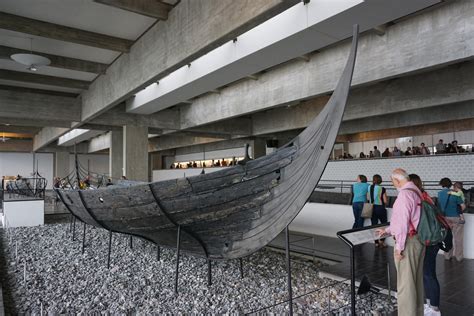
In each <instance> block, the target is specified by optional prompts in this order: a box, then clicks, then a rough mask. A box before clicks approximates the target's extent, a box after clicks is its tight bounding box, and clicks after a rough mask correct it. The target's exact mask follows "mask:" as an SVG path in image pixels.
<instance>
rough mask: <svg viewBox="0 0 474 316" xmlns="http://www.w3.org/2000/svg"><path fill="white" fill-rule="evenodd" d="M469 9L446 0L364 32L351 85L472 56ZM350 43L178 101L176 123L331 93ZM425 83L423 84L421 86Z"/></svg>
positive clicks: (473, 7)
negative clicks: (382, 29)
mask: <svg viewBox="0 0 474 316" xmlns="http://www.w3.org/2000/svg"><path fill="white" fill-rule="evenodd" d="M472 12H474V2H473V1H466V0H461V1H453V2H447V3H446V4H445V5H443V6H440V7H438V8H437V9H436V10H430V11H429V12H426V13H422V14H419V15H417V16H415V17H413V18H410V19H406V20H403V21H401V22H400V23H397V24H395V25H393V26H391V27H389V28H388V29H387V35H386V36H378V35H375V34H373V33H365V34H363V35H362V36H361V37H360V40H359V51H358V54H357V56H358V57H357V61H356V67H355V72H354V78H353V85H354V86H362V85H370V84H374V83H376V82H380V81H383V80H388V79H391V78H395V77H402V76H408V75H413V74H415V73H421V72H426V71H429V70H433V69H436V68H439V67H440V65H447V64H454V63H459V62H461V61H465V60H469V59H472V58H473V56H474V45H466V43H468V42H474V24H472V23H471V24H469V23H465V21H467V20H470V19H471V18H472ZM453 17H455V18H453ZM426 25H429V26H430V28H429V30H427V31H426V32H424V33H423V34H420V33H418V32H406V30H408V29H410V30H424V29H426ZM349 46H350V43H349V42H341V43H340V44H338V45H334V46H331V47H328V48H327V49H324V50H322V51H321V52H320V53H319V54H317V55H315V56H313V57H312V58H311V59H310V61H308V62H302V61H293V62H289V63H286V64H284V65H281V66H279V67H276V68H274V69H272V70H271V71H268V72H266V73H264V74H261V75H260V80H258V81H253V82H249V81H244V82H238V83H236V84H233V85H231V86H229V87H228V88H226V89H223V90H222V91H221V93H220V94H219V95H214V94H208V95H204V96H201V97H200V98H198V99H195V100H193V104H191V105H182V106H180V115H181V127H182V128H184V129H186V128H194V127H197V126H200V125H205V124H209V123H213V122H216V121H220V120H223V119H228V118H232V117H238V116H242V115H247V114H251V113H255V112H259V111H263V110H267V109H271V108H273V107H279V106H283V105H286V104H290V103H292V102H294V101H297V100H306V99H309V98H314V97H316V96H321V95H324V94H327V93H330V92H331V91H332V90H333V89H334V87H335V85H336V82H337V80H338V79H339V74H340V73H341V71H342V68H343V66H344V63H345V60H346V58H347V54H348V51H349ZM456 81H457V79H454V83H455V82H456ZM427 88H429V87H428V86H427V85H425V87H424V88H423V90H424V89H427ZM366 96H368V97H370V95H366ZM351 99H352V97H351ZM429 99H431V97H430V98H429ZM255 125H256V124H254V126H255Z"/></svg>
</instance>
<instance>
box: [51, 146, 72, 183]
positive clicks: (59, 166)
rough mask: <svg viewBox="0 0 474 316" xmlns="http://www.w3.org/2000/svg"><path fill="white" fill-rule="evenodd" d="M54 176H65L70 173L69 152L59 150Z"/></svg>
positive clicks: (56, 155) (56, 156)
mask: <svg viewBox="0 0 474 316" xmlns="http://www.w3.org/2000/svg"><path fill="white" fill-rule="evenodd" d="M54 160H55V165H54V176H55V177H60V178H64V177H66V176H67V175H68V174H69V152H67V151H58V152H56V153H55V156H54Z"/></svg>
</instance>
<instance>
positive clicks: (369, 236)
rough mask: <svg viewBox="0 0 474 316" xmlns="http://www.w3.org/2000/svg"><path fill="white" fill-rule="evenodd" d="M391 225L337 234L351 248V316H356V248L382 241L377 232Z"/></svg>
mask: <svg viewBox="0 0 474 316" xmlns="http://www.w3.org/2000/svg"><path fill="white" fill-rule="evenodd" d="M389 225H390V223H384V224H379V225H374V226H368V227H363V228H355V229H348V230H343V231H340V232H337V237H338V238H339V239H341V240H342V241H343V242H344V243H345V244H346V245H348V246H349V248H350V262H351V314H352V315H353V316H354V315H356V297H355V296H356V290H355V257H354V246H357V245H361V244H365V243H366V242H370V241H374V240H378V239H380V237H379V236H378V235H377V233H376V230H377V229H380V228H383V227H387V226H389Z"/></svg>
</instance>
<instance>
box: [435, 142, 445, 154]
mask: <svg viewBox="0 0 474 316" xmlns="http://www.w3.org/2000/svg"><path fill="white" fill-rule="evenodd" d="M445 152H446V145H445V144H444V142H443V140H442V139H440V140H439V141H438V143H437V144H436V154H444V153H445Z"/></svg>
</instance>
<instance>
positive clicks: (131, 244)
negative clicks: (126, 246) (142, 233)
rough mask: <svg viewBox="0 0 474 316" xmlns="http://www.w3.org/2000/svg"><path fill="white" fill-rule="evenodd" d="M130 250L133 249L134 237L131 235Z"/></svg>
mask: <svg viewBox="0 0 474 316" xmlns="http://www.w3.org/2000/svg"><path fill="white" fill-rule="evenodd" d="M130 249H133V236H131V235H130Z"/></svg>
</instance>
